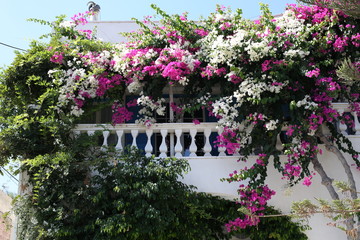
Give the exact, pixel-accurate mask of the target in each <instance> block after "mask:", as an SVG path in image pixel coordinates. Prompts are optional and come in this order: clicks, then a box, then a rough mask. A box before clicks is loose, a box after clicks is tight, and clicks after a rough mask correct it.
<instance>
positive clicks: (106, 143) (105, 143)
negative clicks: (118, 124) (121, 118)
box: [101, 131, 110, 148]
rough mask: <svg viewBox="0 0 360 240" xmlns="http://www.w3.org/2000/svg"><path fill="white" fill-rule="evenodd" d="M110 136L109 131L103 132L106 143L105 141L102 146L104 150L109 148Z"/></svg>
mask: <svg viewBox="0 0 360 240" xmlns="http://www.w3.org/2000/svg"><path fill="white" fill-rule="evenodd" d="M109 135H110V132H109V131H103V137H104V141H103V144H102V146H101V147H102V148H106V147H107V146H108V137H109Z"/></svg>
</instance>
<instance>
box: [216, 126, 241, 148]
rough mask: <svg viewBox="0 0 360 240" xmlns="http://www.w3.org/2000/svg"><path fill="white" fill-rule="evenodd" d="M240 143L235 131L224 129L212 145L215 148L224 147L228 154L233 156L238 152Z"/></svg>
mask: <svg viewBox="0 0 360 240" xmlns="http://www.w3.org/2000/svg"><path fill="white" fill-rule="evenodd" d="M240 141H241V139H240V138H239V137H238V136H237V133H236V131H235V130H233V129H231V128H228V127H225V128H224V131H223V132H222V134H220V135H219V136H217V139H216V141H215V142H214V143H215V144H216V146H217V147H225V148H226V151H227V153H228V154H234V153H236V152H239V150H240V147H241V144H240Z"/></svg>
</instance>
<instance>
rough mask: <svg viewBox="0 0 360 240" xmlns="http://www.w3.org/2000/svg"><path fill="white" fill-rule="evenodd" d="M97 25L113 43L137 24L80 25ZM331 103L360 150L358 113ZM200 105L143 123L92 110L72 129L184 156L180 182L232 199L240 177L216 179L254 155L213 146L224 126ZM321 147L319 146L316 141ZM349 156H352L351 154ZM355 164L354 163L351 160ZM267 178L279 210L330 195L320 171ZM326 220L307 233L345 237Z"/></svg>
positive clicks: (332, 163)
mask: <svg viewBox="0 0 360 240" xmlns="http://www.w3.org/2000/svg"><path fill="white" fill-rule="evenodd" d="M95 26H96V29H97V37H98V38H99V39H101V40H103V41H107V42H112V43H118V42H122V41H125V39H124V38H123V37H121V36H120V35H119V34H118V33H120V32H129V31H133V30H136V29H137V26H136V24H135V23H134V22H89V23H88V24H87V25H85V26H83V27H84V29H85V28H86V29H89V28H90V29H91V28H93V27H95ZM179 95H181V89H179V88H176V87H174V88H173V87H168V88H167V89H166V90H165V93H164V98H165V99H166V101H167V103H170V102H176V98H177V96H179ZM333 107H334V108H335V109H337V110H338V112H339V113H344V112H348V113H349V114H350V115H352V116H353V118H354V127H353V128H352V129H351V131H349V128H348V126H346V125H345V124H341V123H337V127H338V131H341V132H342V133H343V134H345V135H346V136H347V137H348V139H349V140H350V141H351V142H352V144H353V146H354V148H355V150H357V151H360V122H359V117H358V116H356V115H355V114H354V113H352V112H351V111H350V109H349V106H348V104H346V103H344V104H342V103H334V104H333ZM204 111H205V110H204ZM204 111H203V112H199V114H198V116H197V119H198V120H199V122H197V123H194V122H191V121H190V120H188V119H187V117H186V115H181V116H177V115H176V113H175V112H173V111H172V110H171V108H170V106H169V104H168V106H167V111H166V114H165V116H164V117H159V118H158V119H157V123H155V124H153V125H151V126H148V127H147V126H144V125H139V124H136V123H135V120H131V121H128V122H127V123H126V124H119V125H116V126H113V125H110V124H107V123H108V122H110V119H111V117H110V114H111V111H110V110H109V111H107V112H106V111H105V112H98V113H96V114H95V115H94V116H93V118H92V119H89V121H88V122H84V123H82V124H79V125H78V126H77V128H76V129H75V130H74V131H75V132H77V133H87V134H89V135H91V134H93V133H94V132H95V131H99V130H100V131H102V134H103V137H102V145H103V146H108V145H113V146H115V147H116V148H117V149H123V148H124V146H125V145H132V146H135V147H138V148H140V149H143V150H144V151H145V153H146V155H148V156H151V155H153V154H155V155H156V156H158V157H169V156H174V157H178V158H186V159H187V160H188V161H189V163H190V166H191V171H190V172H189V173H188V174H187V175H186V176H185V178H184V179H183V182H185V183H187V184H191V185H194V186H196V187H197V189H198V191H201V192H207V193H211V194H214V195H219V196H222V197H225V198H229V199H235V198H237V189H238V186H239V184H240V183H227V182H222V181H220V179H222V178H226V177H227V176H228V175H229V173H231V172H233V171H234V170H236V169H243V168H244V167H246V166H247V167H251V166H252V165H253V163H254V162H255V161H256V156H253V157H250V159H249V161H248V162H238V159H239V156H240V155H239V154H228V153H227V152H226V151H225V148H222V147H216V146H215V144H214V141H215V139H216V136H217V135H218V134H219V133H221V132H222V131H223V129H221V128H219V127H218V125H217V123H216V120H214V119H211V118H209V117H207V116H208V115H207V114H206V112H204ZM104 129H105V130H104ZM281 143H282V142H281V137H280V136H278V143H277V144H278V147H279V149H281ZM320 147H322V146H321V145H320ZM322 148H323V149H322V150H323V154H322V155H320V156H319V160H320V161H321V163H322V164H323V166H324V168H325V170H326V171H327V172H328V174H329V176H330V177H331V178H332V179H336V180H342V181H347V179H346V175H345V174H344V173H343V172H342V166H341V164H340V162H339V161H338V160H337V158H336V156H335V155H334V154H333V153H331V152H329V151H326V149H325V148H324V147H322ZM347 157H349V156H347ZM285 159H286V156H285V155H283V156H282V159H281V160H283V161H285ZM348 160H349V162H350V158H349V159H348ZM353 168H354V169H355V166H353ZM339 169H340V170H339ZM354 173H355V175H354V178H355V181H356V182H359V181H360V172H359V171H354ZM267 184H268V185H269V187H270V188H271V189H274V190H275V191H276V192H277V194H276V196H275V197H274V198H273V199H271V201H270V204H271V205H273V206H275V207H276V208H279V209H281V210H282V211H283V213H290V206H291V203H292V202H293V201H301V200H304V199H309V200H315V199H319V198H323V199H329V198H330V196H329V194H328V192H327V190H326V188H325V187H324V186H323V185H322V184H321V179H320V176H316V175H315V176H314V178H313V184H312V185H311V186H305V185H301V184H298V185H296V186H294V187H291V188H290V187H289V186H288V185H287V182H286V180H281V175H280V173H278V171H276V170H275V169H269V172H268V182H267ZM328 222H330V220H328V219H326V218H325V217H323V216H322V215H321V214H318V215H315V216H314V217H312V218H310V219H309V225H310V226H311V228H312V230H309V231H308V232H307V235H308V237H309V239H311V240H320V239H327V240H341V239H346V236H345V234H344V233H343V232H342V231H341V230H339V229H337V228H334V227H333V226H329V225H328V224H327V223H328Z"/></svg>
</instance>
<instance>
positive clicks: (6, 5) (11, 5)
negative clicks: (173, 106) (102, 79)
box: [0, 0, 296, 193]
mask: <svg viewBox="0 0 360 240" xmlns="http://www.w3.org/2000/svg"><path fill="white" fill-rule="evenodd" d="M88 2H89V1H88V0H71V1H70V0H61V1H59V0H56V1H54V0H32V1H24V0H22V1H19V0H11V1H9V0H0V3H1V8H2V12H1V14H0V29H1V34H0V67H6V66H8V65H10V64H11V62H12V60H13V59H14V57H15V54H14V49H13V48H11V47H7V46H4V45H1V44H7V45H10V46H13V47H16V48H20V49H27V48H28V46H29V43H30V42H31V41H32V40H36V39H39V37H40V36H41V35H43V34H46V33H49V32H50V31H51V29H50V28H49V27H48V26H44V25H41V24H38V23H35V22H29V21H27V19H29V18H35V19H42V20H46V21H50V22H51V21H53V20H55V17H56V16H59V15H66V16H67V18H68V19H70V17H72V16H74V15H75V14H77V13H83V12H85V11H87V3H88ZM94 2H95V3H97V4H99V5H100V7H101V13H100V20H102V21H129V20H131V18H137V19H143V17H144V16H149V15H154V14H155V12H154V10H153V9H152V8H151V7H150V4H153V3H154V4H156V5H157V6H158V7H160V8H161V9H162V10H164V11H165V12H167V13H169V14H182V13H183V12H188V13H189V15H188V17H189V19H193V20H198V19H199V18H200V17H201V16H202V17H207V16H209V14H210V13H212V12H214V11H215V8H216V4H219V5H223V6H225V7H230V8H231V9H232V10H235V9H237V8H241V9H242V10H243V17H245V18H248V19H256V18H257V17H258V16H259V15H260V6H259V3H260V2H262V3H265V4H268V5H269V7H270V10H271V11H272V13H273V14H274V15H276V14H280V13H282V12H283V11H284V10H285V8H286V5H287V4H293V3H296V0H272V1H271V0H262V1H259V0H181V1H169V0H131V1H121V0H117V1H115V0H94ZM42 41H46V40H42ZM0 189H5V190H6V191H10V192H14V193H15V192H17V186H16V182H15V181H14V180H13V179H11V178H10V177H9V176H8V175H7V174H5V175H4V176H1V175H0Z"/></svg>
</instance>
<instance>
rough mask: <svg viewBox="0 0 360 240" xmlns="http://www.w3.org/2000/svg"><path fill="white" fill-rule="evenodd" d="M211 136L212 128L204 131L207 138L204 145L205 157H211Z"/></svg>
mask: <svg viewBox="0 0 360 240" xmlns="http://www.w3.org/2000/svg"><path fill="white" fill-rule="evenodd" d="M210 134H211V129H210V128H206V129H205V130H204V137H205V139H204V140H205V143H204V156H211V153H210V152H211V149H212V148H211V144H210Z"/></svg>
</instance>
